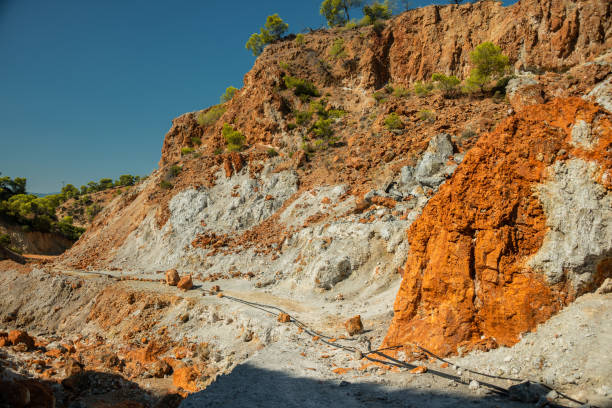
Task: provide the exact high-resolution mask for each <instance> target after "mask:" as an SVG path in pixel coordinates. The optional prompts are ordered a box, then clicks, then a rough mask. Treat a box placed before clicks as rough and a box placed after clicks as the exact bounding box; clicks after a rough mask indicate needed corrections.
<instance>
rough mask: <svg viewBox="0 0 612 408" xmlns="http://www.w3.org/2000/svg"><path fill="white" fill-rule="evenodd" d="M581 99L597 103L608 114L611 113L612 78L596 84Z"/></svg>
mask: <svg viewBox="0 0 612 408" xmlns="http://www.w3.org/2000/svg"><path fill="white" fill-rule="evenodd" d="M583 99H586V100H591V101H594V102H597V103H598V104H600V105H601V106H603V107H604V108H605V109H606V110H608V111H609V112H612V76H610V77H608V78H607V79H606V80H604V81H602V82H600V83H598V84H597V85H595V87H594V88H593V89H592V90H591V92H589V93H588V94H586V95H585V96H584V97H583Z"/></svg>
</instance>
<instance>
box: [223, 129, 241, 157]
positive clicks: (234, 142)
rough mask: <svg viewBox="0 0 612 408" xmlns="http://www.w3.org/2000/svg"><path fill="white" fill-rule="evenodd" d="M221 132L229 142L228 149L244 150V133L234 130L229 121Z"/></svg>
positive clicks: (226, 141)
mask: <svg viewBox="0 0 612 408" xmlns="http://www.w3.org/2000/svg"><path fill="white" fill-rule="evenodd" d="M221 134H222V135H223V139H224V140H225V143H226V144H227V150H228V151H230V152H237V151H240V150H242V148H243V147H244V141H245V137H244V135H243V134H242V133H240V132H239V131H237V130H234V127H233V126H232V125H230V124H228V123H226V124H224V125H223V130H222V131H221Z"/></svg>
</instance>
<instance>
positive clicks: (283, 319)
mask: <svg viewBox="0 0 612 408" xmlns="http://www.w3.org/2000/svg"><path fill="white" fill-rule="evenodd" d="M276 320H278V321H279V322H281V323H289V322H291V316H289V315H288V314H287V313H279V314H278V318H277V319H276Z"/></svg>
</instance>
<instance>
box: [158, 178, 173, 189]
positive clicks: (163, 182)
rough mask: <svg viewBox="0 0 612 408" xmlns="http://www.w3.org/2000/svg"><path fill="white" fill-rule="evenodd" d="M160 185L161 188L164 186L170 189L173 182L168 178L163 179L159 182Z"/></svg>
mask: <svg viewBox="0 0 612 408" xmlns="http://www.w3.org/2000/svg"><path fill="white" fill-rule="evenodd" d="M159 186H160V187H161V188H163V189H164V190H170V189H171V188H172V187H173V186H172V183H170V182H169V181H166V180H162V181H160V182H159Z"/></svg>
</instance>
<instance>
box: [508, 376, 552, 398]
mask: <svg viewBox="0 0 612 408" xmlns="http://www.w3.org/2000/svg"><path fill="white" fill-rule="evenodd" d="M549 391H550V390H549V389H548V388H546V387H545V386H543V385H542V384H538V383H532V382H530V381H525V382H522V383H520V384H516V385H513V386H511V387H509V388H508V394H509V396H510V398H512V399H513V400H516V401H521V402H538V401H539V400H540V399H541V398H545V397H546V394H548V392H549Z"/></svg>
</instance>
